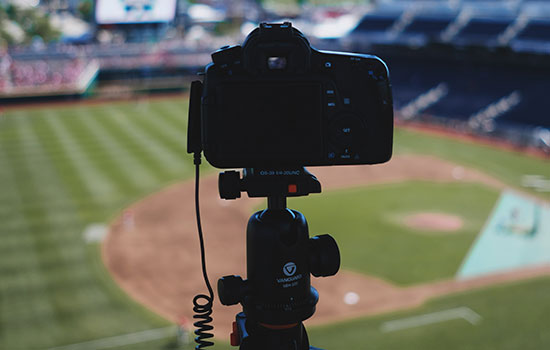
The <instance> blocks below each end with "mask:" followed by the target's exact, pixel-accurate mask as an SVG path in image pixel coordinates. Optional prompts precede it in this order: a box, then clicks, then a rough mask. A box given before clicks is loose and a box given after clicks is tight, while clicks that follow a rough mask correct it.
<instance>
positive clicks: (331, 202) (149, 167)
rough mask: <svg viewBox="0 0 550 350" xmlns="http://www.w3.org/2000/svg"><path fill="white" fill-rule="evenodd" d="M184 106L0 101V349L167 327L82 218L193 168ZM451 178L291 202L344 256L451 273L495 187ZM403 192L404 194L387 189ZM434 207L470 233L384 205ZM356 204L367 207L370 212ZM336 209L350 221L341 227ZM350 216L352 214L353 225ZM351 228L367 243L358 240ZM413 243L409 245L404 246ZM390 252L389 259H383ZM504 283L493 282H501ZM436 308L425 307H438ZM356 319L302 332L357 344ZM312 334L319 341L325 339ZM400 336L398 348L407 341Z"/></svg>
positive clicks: (470, 148) (477, 159) (154, 344)
mask: <svg viewBox="0 0 550 350" xmlns="http://www.w3.org/2000/svg"><path fill="white" fill-rule="evenodd" d="M186 110H187V103H186V101H185V100H184V99H183V98H180V99H164V100H154V101H150V102H145V103H143V102H133V101H131V102H117V103H106V104H98V105H92V106H86V105H67V106H64V107H48V106H40V107H37V108H30V109H18V110H9V111H6V112H4V114H3V116H2V118H0V349H8V350H19V349H47V348H49V347H54V346H61V345H65V344H71V343H78V342H84V341H88V340H93V339H98V338H104V337H109V336H115V335H120V334H125V333H133V332H137V331H141V330H147V329H153V328H159V327H165V326H167V325H168V322H167V321H165V320H163V319H161V318H160V317H158V316H156V315H154V314H153V313H151V312H149V311H148V310H146V309H145V308H143V307H141V306H139V305H138V304H136V303H134V302H132V301H131V300H130V299H129V298H128V297H127V296H126V295H125V293H124V292H123V291H121V290H120V288H119V287H118V286H117V285H116V284H115V283H114V282H113V280H112V279H111V277H110V276H109V275H108V273H107V271H106V269H105V267H104V266H103V263H102V261H101V259H100V255H99V249H98V244H88V243H85V242H84V239H83V237H82V232H83V230H84V229H85V227H86V226H87V225H89V224H91V223H108V222H109V221H110V220H111V219H112V218H113V217H115V216H116V215H117V214H118V213H119V212H120V210H121V209H122V208H124V207H126V206H127V205H129V204H130V203H132V202H134V201H135V200H137V199H139V198H142V197H143V196H145V195H147V194H148V193H151V192H154V191H157V190H158V189H160V188H162V187H164V186H166V185H167V184H169V183H173V182H176V181H181V180H183V179H188V178H190V177H191V175H192V170H193V169H192V164H191V159H190V157H189V156H188V155H186V153H185V143H186V139H185V130H186ZM396 150H397V152H398V153H426V154H434V155H438V156H440V157H443V158H446V159H450V160H453V161H456V162H458V163H460V164H463V165H467V166H472V167H477V168H478V169H480V170H482V171H485V172H488V173H490V174H492V175H493V176H495V177H497V178H499V179H501V180H503V181H505V182H507V183H510V184H512V185H514V186H518V185H519V181H520V178H521V175H522V174H524V173H533V174H545V170H546V169H548V162H547V161H542V160H539V159H533V158H529V157H525V156H521V155H517V154H513V153H508V152H504V151H499V150H495V149H492V148H488V147H482V146H476V145H470V144H463V143H461V142H458V141H451V140H447V139H444V138H438V137H432V136H426V135H423V134H422V135H421V134H416V133H413V132H409V131H404V130H399V129H398V130H397V131H396ZM204 169H205V170H207V171H210V170H211V169H210V168H208V167H205V168H204ZM546 173H547V170H546ZM400 186H402V187H400ZM434 186H435V187H434ZM437 186H442V187H437ZM453 186H455V185H434V184H427V183H414V184H401V185H390V186H376V187H373V188H364V189H361V190H359V191H358V192H355V191H351V190H350V191H344V192H342V193H336V192H334V193H326V194H323V195H321V196H318V198H319V199H321V200H320V201H319V203H316V204H314V203H313V202H311V203H310V201H309V199H312V198H313V196H312V197H310V198H308V199H307V200H304V201H303V205H302V204H300V209H301V210H303V211H304V212H305V213H306V215H307V216H308V219H309V221H310V224H311V231H312V233H324V232H330V233H333V234H334V236H335V237H336V238H337V239H338V240H339V242H340V244H341V246H342V247H343V253H344V264H345V266H347V267H350V268H352V269H354V270H357V271H366V272H369V273H375V274H378V275H381V276H386V278H388V279H391V280H395V281H398V282H399V283H404V284H406V283H412V282H413V281H423V280H430V279H434V278H440V277H442V276H449V275H450V274H452V273H453V271H454V269H455V268H456V265H457V262H458V261H460V259H461V256H460V255H461V252H463V251H464V250H465V249H466V248H467V246H468V242H470V241H471V239H472V238H473V235H474V231H475V227H477V226H479V225H480V222H482V221H483V217H482V214H483V211H484V210H485V212H486V211H487V210H488V209H487V208H488V207H490V202H491V200H492V198H493V199H494V197H495V196H496V194H495V193H494V192H492V191H491V190H487V189H482V188H476V186H471V185H456V187H453ZM460 186H463V187H460ZM434 189H436V190H435V191H434ZM448 191H450V192H448ZM428 192H429V193H430V196H429V198H432V199H430V200H428V199H427V198H428V197H427V196H426V198H424V199H423V202H424V203H425V205H422V206H420V205H415V204H414V203H415V202H416V201H417V199H418V198H423V195H425V194H426V193H428ZM432 192H435V193H433V194H432ZM405 193H406V194H407V196H406V197H404V194H405ZM474 195H475V198H476V199H475V201H472V203H469V202H468V203H467V204H464V203H465V202H464V201H463V200H464V198H465V197H468V196H474ZM361 196H367V198H363V199H361V198H359V197H361ZM399 196H402V197H404V198H405V199H403V201H400V200H397V197H399ZM471 198H474V197H471ZM459 199H460V200H461V201H460V202H458V200H459ZM438 201H442V202H441V203H437V202H438ZM473 202H475V203H473ZM478 202H479V203H478ZM350 203H354V204H355V205H354V207H353V208H350V210H349V211H346V212H344V213H340V212H338V214H337V215H336V214H335V212H334V208H338V207H340V208H342V207H344V206H346V207H348V208H349V207H350V206H348V205H349V204H350ZM458 203H463V204H461V205H459V204H458ZM297 205H298V204H297ZM308 206H309V207H308ZM317 206H325V207H324V209H323V210H325V211H324V212H325V213H328V214H327V215H325V216H316V212H317ZM308 208H309V209H308ZM377 208H378V209H377ZM383 208H385V209H383ZM430 208H435V209H441V210H443V211H445V212H452V213H463V215H466V216H467V217H468V225H467V226H466V228H467V230H466V229H465V231H464V232H460V233H458V234H455V235H452V236H437V235H433V236H426V235H421V234H419V233H418V232H407V231H406V230H405V231H404V230H403V227H401V226H399V225H396V223H395V217H393V216H388V215H384V213H383V210H395V212H396V214H395V215H396V216H399V215H403V214H406V213H408V212H410V211H414V210H424V209H430ZM476 208H477V209H476ZM308 210H309V211H311V212H309V211H308ZM377 210H378V211H377ZM321 212H322V211H319V213H321ZM364 212H369V213H372V215H370V218H367V217H365V216H364ZM376 213H378V214H376ZM343 219H346V220H348V221H347V222H348V224H347V225H346V224H345V223H342V221H344V220H343ZM354 220H357V222H360V223H362V225H356V226H354V225H351V222H353V221H354ZM344 227H345V228H346V229H345V231H342V229H343V228H344ZM354 227H355V228H354ZM357 239H360V240H362V241H364V242H365V245H364V246H363V247H359V246H358V245H357V244H356V245H354V244H353V242H355V241H356V240H357ZM413 241H414V244H417V247H418V249H417V250H415V251H412V250H411V249H405V248H407V244H408V243H411V244H412V242H413ZM396 242H397V243H396ZM382 248H383V249H382ZM438 249H441V250H442V251H445V252H446V253H448V254H447V256H448V260H446V261H444V262H443V263H441V266H436V265H438V264H433V261H435V257H436V255H438V254H440V252H433V250H438ZM394 254H396V255H398V257H397V258H395V257H392V256H391V255H394ZM399 254H401V255H402V256H399ZM415 254H416V255H418V256H416V255H415ZM378 259H380V260H378ZM415 261H417V263H416V264H415ZM400 263H402V264H405V266H407V268H408V269H409V270H410V271H407V269H405V268H401V267H400V266H399V264H400ZM399 270H403V271H399ZM545 286H546V285H542V287H545ZM542 287H541V288H542ZM537 288H538V285H537ZM545 288H547V286H546V287H545ZM506 291H507V288H503V289H502V291H501V293H502V294H506V293H507V292H506ZM479 293H480V294H479V295H484V294H483V292H479ZM533 293H534V290H533V285H532V284H525V285H519V284H518V285H517V286H516V287H515V289H514V292H513V294H511V295H510V297H509V298H508V299H505V298H504V297H503V299H501V300H502V302H506V303H507V304H506V307H505V308H494V309H495V310H494V312H497V311H498V312H499V313H500V317H502V320H504V321H502V323H506V322H508V323H509V324H514V320H515V319H516V318H515V316H516V312H519V311H517V310H516V309H517V308H520V307H521V305H525V302H524V301H528V302H531V300H535V299H534V298H533ZM477 295H478V294H475V293H474V294H472V295H470V294H464V295H461V296H460V297H461V298H463V302H464V303H466V302H468V301H469V300H470V298H473V299H472V300H477V299H475V298H474V296H477ZM491 296H492V295H491ZM476 298H477V297H476ZM487 299H488V300H491V297H487ZM442 300H453V299H452V298H450V299H442ZM461 300H462V299H461ZM438 302H440V301H438ZM514 303H516V304H518V305H517V306H516V305H515V304H514ZM434 305H435V306H432V304H431V303H430V304H429V307H433V308H434V309H435V308H437V307H438V306H439V304H434ZM509 305H512V306H513V307H508V306H509ZM545 305H547V304H544V301H542V300H541V310H547V307H546V306H545ZM545 307H546V309H545ZM528 310H529V308H528ZM420 311H422V310H420ZM476 311H477V310H476ZM535 311H536V312H535V314H536V315H538V314H539V313H540V310H535ZM517 315H518V317H525V319H526V320H528V322H527V321H526V322H527V324H529V325H530V326H532V327H533V328H532V331H533V332H535V331H537V330H540V329H541V327H543V325H539V326H538V328H537V325H536V324H535V323H534V322H531V321H529V317H528V315H527V316H525V315H523V314H521V313H517ZM484 316H485V315H484ZM521 320H522V322H523V320H524V319H523V318H522V319H521ZM364 322H367V324H371V323H372V322H375V321H373V320H372V319H366V320H362V321H358V323H357V326H355V322H352V323H348V324H347V325H345V326H340V325H337V326H335V327H334V329H338V330H339V331H338V332H342V334H344V333H345V334H346V337H342V336H336V335H335V334H334V333H331V332H330V331H329V330H320V331H313V332H312V334H313V335H314V336H315V337H317V336H318V335H320V336H325V335H326V337H330V338H333V342H338V343H337V344H338V345H337V346H332V345H331V346H330V347H329V346H327V347H328V348H332V349H339V348H342V347H345V348H356V349H362V348H365V346H363V345H360V346H355V345H354V344H357V343H353V341H354V340H353V339H354V336H351V335H349V334H348V333H346V332H358V334H359V335H360V338H361V339H363V341H364V339H365V332H363V331H357V329H358V328H357V327H359V329H363V328H362V327H363V326H362V325H364V324H365V323H364ZM369 322H371V323H369ZM372 324H374V323H372ZM502 329H504V328H502ZM468 330H469V329H468ZM486 331H487V335H486V339H485V340H483V341H485V342H487V344H489V345H490V344H503V343H504V341H505V340H506V339H507V338H508V335H507V334H506V333H504V334H506V336H503V339H504V340H502V341H501V342H500V340H499V341H494V342H491V341H492V340H491V339H490V337H491V334H492V333H491V332H490V330H486ZM366 334H367V335H368V334H369V333H366ZM422 334H423V333H422ZM459 334H460V333H457V335H456V337H458V335H459ZM510 334H514V333H510ZM493 335H494V334H493ZM422 336H423V337H426V335H422ZM487 337H488V338H487ZM348 338H349V339H348ZM539 338H540V342H539V343H538V344H543V345H544V346H539V347H538V348H545V347H548V345H549V344H550V342H549V341H547V339H546V338H544V337H543V336H540V337H539ZM315 339H317V338H315ZM419 339H424V338H422V337H420V338H419ZM426 339H428V340H429V338H426ZM480 339H482V337H481V336H480ZM509 339H510V341H511V342H512V344H513V341H514V339H515V338H514V337H513V336H512V335H511V336H510V338H509ZM405 340H407V341H408V339H405ZM428 340H426V341H428ZM173 341H174V340H173V339H170V338H168V339H162V340H157V341H151V342H146V343H143V344H140V345H133V346H127V347H125V348H127V349H168V348H170V347H171V346H172V345H173ZM340 342H345V343H340ZM348 342H349V345H348ZM395 342H396V344H397V343H399V342H400V340H399V339H396V340H395ZM315 343H316V344H319V345H323V343H327V344H328V342H326V339H322V338H319V342H317V341H316V342H315ZM331 344H334V343H331ZM360 344H364V343H360ZM373 344H375V343H373ZM399 344H402V346H401V348H403V347H404V346H408V344H407V342H405V341H402V342H401V343H399ZM403 344H407V345H403ZM419 344H420V340H419ZM427 344H428V343H427ZM480 344H481V340H480ZM329 345H330V344H329ZM342 345H343V346H342ZM489 345H488V346H487V347H486V348H490V346H489ZM396 346H397V345H396ZM216 348H217V349H225V348H227V345H226V344H224V343H222V344H221V345H219V346H217V347H216ZM418 348H421V347H420V346H418ZM425 348H430V347H429V346H427V347H425ZM473 348H475V347H473ZM478 348H480V349H481V348H482V347H478Z"/></svg>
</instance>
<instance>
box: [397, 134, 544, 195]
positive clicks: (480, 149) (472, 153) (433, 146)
mask: <svg viewBox="0 0 550 350" xmlns="http://www.w3.org/2000/svg"><path fill="white" fill-rule="evenodd" d="M394 149H395V153H397V154H407V153H416V154H429V155H434V156H437V157H440V158H443V159H447V160H450V161H453V162H455V163H458V164H462V165H464V166H468V167H472V168H474V169H479V170H481V171H483V172H485V173H487V174H489V175H491V176H493V177H495V178H497V179H500V180H502V181H503V182H504V183H507V184H509V185H511V186H514V187H516V188H521V178H522V176H523V175H543V176H546V177H548V176H549V175H550V170H549V169H550V158H547V159H546V160H544V159H540V158H535V157H528V156H525V155H524V154H521V153H517V152H510V151H506V150H502V149H498V148H495V147H492V146H488V145H480V144H474V143H471V142H463V141H459V140H455V139H449V138H445V137H442V136H435V135H427V134H425V133H421V132H417V131H412V130H406V129H396V131H395V139H394ZM524 190H526V191H531V192H533V193H536V194H537V195H538V196H540V197H543V198H546V199H550V193H548V192H546V193H540V192H535V191H534V190H532V189H526V188H524Z"/></svg>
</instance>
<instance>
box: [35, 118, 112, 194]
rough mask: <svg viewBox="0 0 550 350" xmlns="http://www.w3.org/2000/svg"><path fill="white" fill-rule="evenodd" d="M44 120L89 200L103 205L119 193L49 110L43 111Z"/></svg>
mask: <svg viewBox="0 0 550 350" xmlns="http://www.w3.org/2000/svg"><path fill="white" fill-rule="evenodd" d="M43 114H44V120H45V121H46V122H47V124H48V125H49V127H50V128H51V130H52V132H53V133H54V134H55V136H56V139H58V140H59V141H60V143H61V145H62V147H63V152H64V154H65V155H66V157H67V158H68V160H69V161H70V162H72V163H73V164H74V169H75V170H76V172H77V173H76V174H75V175H76V176H78V177H80V178H81V181H82V183H84V185H85V186H86V188H87V192H88V194H89V196H90V197H91V198H93V199H94V201H95V202H96V203H98V204H100V203H104V202H105V201H106V200H109V199H111V198H112V197H113V196H114V195H117V194H118V193H119V191H118V188H117V186H116V184H115V183H114V182H113V181H112V180H111V177H110V176H109V174H108V173H107V172H105V171H104V170H105V169H101V167H99V166H97V165H96V164H94V161H93V160H92V158H91V157H90V154H89V153H88V152H86V150H85V149H84V146H83V144H82V143H81V142H79V140H78V139H77V138H76V137H75V135H73V133H71V131H70V130H69V129H68V128H67V125H65V123H64V122H63V120H62V119H61V118H59V117H58V116H57V115H56V114H55V113H54V112H52V111H51V110H45V111H43Z"/></svg>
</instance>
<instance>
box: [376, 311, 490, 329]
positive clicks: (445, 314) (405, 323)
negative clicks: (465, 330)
mask: <svg viewBox="0 0 550 350" xmlns="http://www.w3.org/2000/svg"><path fill="white" fill-rule="evenodd" d="M459 318H462V319H464V320H466V321H468V322H470V323H471V324H473V325H476V324H478V323H479V322H480V321H481V319H482V317H481V316H480V315H479V314H478V313H476V312H475V311H473V310H472V309H470V308H469V307H466V306H462V307H457V308H455V309H449V310H443V311H437V312H433V313H430V314H425V315H420V316H413V317H407V318H402V319H399V320H393V321H388V322H384V323H383V324H382V326H381V327H380V330H381V331H382V332H384V333H387V332H393V331H398V330H401V329H407V328H414V327H420V326H425V325H429V324H434V323H439V322H444V321H450V320H455V319H459Z"/></svg>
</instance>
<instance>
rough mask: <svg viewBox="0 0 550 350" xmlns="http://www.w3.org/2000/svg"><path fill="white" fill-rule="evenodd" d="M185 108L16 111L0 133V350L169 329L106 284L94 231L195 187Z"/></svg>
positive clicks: (167, 104)
mask: <svg viewBox="0 0 550 350" xmlns="http://www.w3.org/2000/svg"><path fill="white" fill-rule="evenodd" d="M185 111H186V103H185V102H184V101H183V100H170V101H153V102H151V103H148V104H134V103H115V104H105V105H97V106H71V107H62V108H36V109H31V110H17V111H9V112H7V113H6V115H5V116H4V117H3V118H2V121H1V122H0V183H1V187H0V188H1V191H0V221H1V222H2V226H1V227H0V237H1V238H0V239H1V241H0V281H1V283H0V349H10V350H11V349H41V348H48V347H51V346H55V345H62V344H67V343H73V342H81V341H84V340H88V339H94V338H100V337H106V336H110V335H116V334H121V333H127V332H135V331H138V330H143V329H149V328H156V327H160V326H163V325H167V322H166V321H164V320H162V319H161V318H160V317H157V316H156V315H154V314H152V313H149V312H148V311H146V310H145V309H143V308H141V307H139V306H138V305H136V304H134V303H132V302H130V301H129V300H128V298H127V297H126V296H125V295H124V294H123V293H122V292H121V291H120V290H119V289H118V287H117V286H116V285H114V283H113V282H112V280H111V279H110V277H108V276H107V275H106V271H105V269H104V268H103V265H102V264H101V262H100V261H99V250H98V247H97V245H95V244H94V245H90V244H86V243H85V242H84V239H83V237H82V232H83V230H84V229H85V227H86V226H87V225H88V224H90V223H97V222H99V223H107V222H108V221H109V220H110V218H112V217H113V216H114V215H116V214H117V212H119V210H120V209H122V208H123V207H124V206H127V205H129V204H130V203H132V202H133V201H135V200H136V199H138V198H140V197H142V196H144V195H146V194H147V193H150V192H152V191H156V190H158V189H160V188H161V187H163V186H164V185H166V184H167V183H170V182H174V181H177V180H179V179H181V178H187V177H189V176H190V175H191V174H192V165H191V164H190V161H189V159H188V157H185V152H184V151H185V134H184V132H185V124H186V120H185V119H186V118H185V116H186V112H185Z"/></svg>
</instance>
